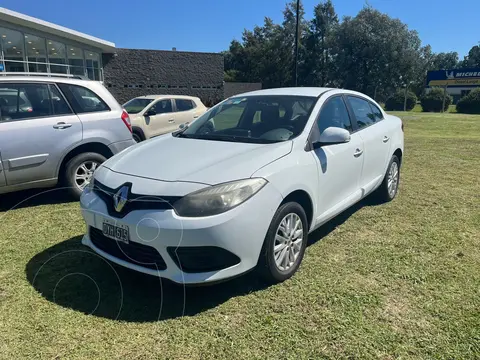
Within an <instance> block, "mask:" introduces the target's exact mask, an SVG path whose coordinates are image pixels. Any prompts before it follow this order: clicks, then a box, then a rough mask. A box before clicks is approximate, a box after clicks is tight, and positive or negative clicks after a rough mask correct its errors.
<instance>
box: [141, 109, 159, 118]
mask: <svg viewBox="0 0 480 360" xmlns="http://www.w3.org/2000/svg"><path fill="white" fill-rule="evenodd" d="M154 115H157V112H156V111H155V109H154V108H150V109H148V111H146V112H145V114H143V116H154Z"/></svg>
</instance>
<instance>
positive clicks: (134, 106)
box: [123, 99, 153, 114]
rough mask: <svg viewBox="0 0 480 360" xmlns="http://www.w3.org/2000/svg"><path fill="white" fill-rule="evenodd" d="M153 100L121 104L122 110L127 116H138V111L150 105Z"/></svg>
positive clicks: (137, 100) (138, 100) (134, 100)
mask: <svg viewBox="0 0 480 360" xmlns="http://www.w3.org/2000/svg"><path fill="white" fill-rule="evenodd" d="M152 101H153V99H132V100H130V101H127V102H126V103H125V104H123V108H124V109H125V110H126V111H127V113H129V114H138V113H139V112H140V111H142V110H143V109H145V107H146V106H147V105H148V104H150V103H151V102H152Z"/></svg>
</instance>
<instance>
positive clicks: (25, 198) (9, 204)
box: [0, 188, 75, 212]
mask: <svg viewBox="0 0 480 360" xmlns="http://www.w3.org/2000/svg"><path fill="white" fill-rule="evenodd" d="M74 201H75V200H74V199H73V198H72V197H71V195H70V194H68V191H67V190H66V189H65V188H48V189H31V190H23V191H17V192H12V193H8V194H2V195H0V212H5V211H9V210H14V209H21V208H25V207H32V206H40V205H52V204H63V203H69V202H74Z"/></svg>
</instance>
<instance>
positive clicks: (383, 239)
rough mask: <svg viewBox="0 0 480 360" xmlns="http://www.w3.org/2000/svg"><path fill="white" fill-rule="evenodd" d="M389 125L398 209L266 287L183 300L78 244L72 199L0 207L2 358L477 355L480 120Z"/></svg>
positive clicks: (359, 223)
mask: <svg viewBox="0 0 480 360" xmlns="http://www.w3.org/2000/svg"><path fill="white" fill-rule="evenodd" d="M397 114H398V115H400V116H401V117H402V118H403V120H404V124H405V139H406V149H405V157H404V164H403V167H402V178H401V186H400V192H399V194H398V198H397V199H395V200H394V201H393V202H391V203H388V204H385V205H375V204H374V203H372V202H371V201H363V202H362V203H360V204H359V205H357V206H355V207H354V208H353V209H351V210H349V211H347V212H346V213H344V214H342V215H341V216H339V217H337V218H336V219H335V220H334V221H332V222H330V223H329V224H327V225H326V226H324V227H322V228H321V229H320V230H319V231H316V232H315V233H313V234H311V236H310V240H311V245H310V246H309V247H308V249H307V252H306V255H305V258H304V262H303V264H302V266H301V269H300V270H299V272H298V273H297V274H296V275H295V276H294V277H293V278H292V279H291V280H289V281H287V282H285V283H283V284H279V285H275V286H270V287H266V286H265V285H263V284H262V283H261V282H260V281H259V280H258V279H257V278H256V277H255V275H254V274H253V273H252V274H249V275H247V276H244V277H242V278H238V279H235V280H233V281H230V282H228V283H224V284H220V285H217V286H213V287H201V288H187V289H186V290H185V292H184V289H183V288H181V287H176V286H172V285H169V284H167V282H165V281H164V282H160V281H159V280H158V279H156V278H153V277H148V276H144V275H141V274H137V273H134V272H131V271H128V270H126V269H123V268H120V267H117V266H113V267H112V266H110V265H109V264H108V263H106V262H105V261H104V260H102V259H100V258H99V257H97V256H96V255H94V254H92V253H91V252H90V251H88V250H87V249H86V248H85V247H83V246H82V245H81V244H80V238H81V235H82V233H83V232H84V224H83V222H82V219H81V216H80V213H79V206H78V203H75V202H71V203H68V202H64V200H62V199H63V198H62V197H61V196H59V195H58V194H55V193H53V194H52V193H51V192H50V193H47V194H43V195H40V196H39V197H37V198H36V199H33V200H30V201H28V202H27V203H26V204H25V203H24V204H20V206H18V207H17V208H15V209H13V210H10V211H7V209H9V208H10V207H11V206H13V205H15V203H16V202H17V201H18V199H19V198H25V197H26V196H28V195H29V194H30V193H28V194H26V193H22V194H16V195H8V196H2V197H0V204H1V205H0V206H1V207H2V208H3V210H0V234H1V235H0V248H1V255H2V257H1V261H0V358H2V359H13V358H19V359H20V358H22V359H23V358H44V359H64V358H68V359H93V358H103V359H114V358H119V359H120V358H121V359H149V358H170V359H173V358H179V359H207V358H212V359H224V358H225V359H230V358H231V359H254V358H257V359H265V358H273V359H294V358H295V359H296V358H305V359H307V358H308V359H318V358H329V359H340V358H345V359H346V358H349V359H354V358H355V359H360V358H362V359H372V358H379V359H397V358H398V359H434V358H437V359H473V358H479V357H480V209H479V204H480V197H479V194H480V182H479V180H478V179H479V174H480V160H479V159H480V157H479V153H478V152H479V150H480V116H473V115H460V114H426V113H413V112H408V113H397ZM2 211H3V212H2ZM239 231H241V229H239ZM98 292H99V293H100V297H99V296H98Z"/></svg>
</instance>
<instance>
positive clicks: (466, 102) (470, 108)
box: [457, 88, 480, 114]
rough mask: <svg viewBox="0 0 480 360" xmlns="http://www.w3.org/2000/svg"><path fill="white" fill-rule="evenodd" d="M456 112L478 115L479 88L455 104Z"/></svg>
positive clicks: (479, 110) (479, 112)
mask: <svg viewBox="0 0 480 360" xmlns="http://www.w3.org/2000/svg"><path fill="white" fill-rule="evenodd" d="M457 112H459V113H465V114H480V88H479V89H475V90H472V91H470V93H469V94H468V95H467V96H464V97H463V98H461V99H460V100H459V101H458V103H457Z"/></svg>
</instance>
